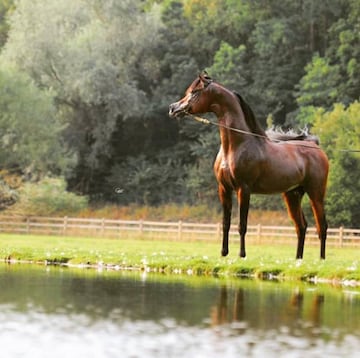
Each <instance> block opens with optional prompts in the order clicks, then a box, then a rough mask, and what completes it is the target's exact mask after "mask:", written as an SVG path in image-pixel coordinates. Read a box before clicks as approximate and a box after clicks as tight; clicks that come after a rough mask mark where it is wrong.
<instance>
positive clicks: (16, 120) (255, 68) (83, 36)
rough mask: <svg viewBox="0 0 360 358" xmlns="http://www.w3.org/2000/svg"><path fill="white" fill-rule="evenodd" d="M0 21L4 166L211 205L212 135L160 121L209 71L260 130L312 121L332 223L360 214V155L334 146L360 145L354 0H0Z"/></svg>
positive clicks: (128, 195) (93, 190) (359, 22)
mask: <svg viewBox="0 0 360 358" xmlns="http://www.w3.org/2000/svg"><path fill="white" fill-rule="evenodd" d="M5 17H7V19H8V21H7V22H5V20H4V19H5ZM0 25H1V26H0V46H3V50H2V53H1V58H0V82H1V86H2V88H1V89H0V90H2V91H3V92H6V93H7V95H5V96H3V97H2V98H1V100H0V110H1V113H2V115H1V116H0V130H1V133H0V139H1V143H2V144H1V146H2V147H1V148H2V150H3V154H2V155H0V167H1V168H6V167H8V166H10V165H12V166H14V165H17V166H18V167H20V168H22V169H25V168H26V167H29V163H39V164H40V163H41V164H42V165H43V168H42V169H41V168H40V166H39V170H43V171H44V172H45V171H46V172H48V171H51V172H53V173H55V174H58V173H62V174H64V175H65V176H66V179H67V183H68V187H69V188H70V189H72V190H74V191H77V192H79V193H82V194H88V195H90V197H91V198H92V200H94V201H98V200H101V201H114V202H117V203H119V204H127V203H131V202H137V203H145V204H152V205H156V204H160V203H164V202H188V203H194V202H199V201H204V202H207V203H213V202H214V201H215V200H216V185H215V180H214V178H213V174H212V161H213V159H214V156H215V154H216V151H217V147H218V145H219V138H218V134H217V131H216V129H212V128H208V127H205V126H201V125H200V124H198V123H193V122H191V121H190V120H187V119H183V120H179V121H177V120H173V119H169V118H168V116H167V111H168V105H169V103H171V102H173V101H174V100H176V99H178V98H179V97H180V96H181V95H182V94H183V92H184V90H185V88H186V87H187V85H188V84H189V83H190V82H191V80H192V79H193V78H194V76H195V75H196V74H197V72H199V71H200V70H202V69H204V68H207V70H208V72H209V73H210V74H211V75H212V77H214V78H215V79H216V80H218V81H219V82H221V83H223V84H224V85H226V86H228V87H229V88H231V89H234V90H236V91H238V92H240V93H241V94H242V95H243V96H244V97H245V98H246V99H247V100H248V102H249V103H250V105H251V106H252V108H253V110H254V112H255V114H256V116H257V118H258V120H259V121H260V122H261V124H262V125H263V126H264V127H265V126H267V125H276V126H282V127H284V128H287V127H294V128H299V127H304V126H308V127H310V128H311V127H312V126H314V128H313V131H314V132H315V131H317V132H318V134H319V135H320V136H321V137H324V138H321V139H323V143H324V144H323V145H324V148H325V149H326V151H327V152H328V154H329V157H330V159H331V164H332V169H331V174H330V182H329V200H328V202H329V211H330V215H331V220H333V222H334V223H337V224H338V223H340V224H342V223H343V224H346V225H355V224H356V220H358V219H359V210H360V209H359V208H360V205H359V204H357V203H359V202H360V200H359V199H360V198H359V196H358V194H357V193H358V192H359V190H356V188H357V187H358V186H359V183H358V180H357V177H356V174H353V172H351V170H353V168H358V169H359V166H360V164H359V161H360V156H359V154H356V153H347V152H341V151H339V150H337V151H335V150H334V148H333V145H332V143H333V141H334V143H335V142H336V143H337V144H336V145H337V146H338V147H339V148H338V149H340V148H343V149H347V148H350V149H352V148H357V149H359V148H358V147H356V146H359V142H358V141H356V140H355V139H354V140H351V141H350V140H348V139H349V136H348V134H347V133H348V132H347V131H348V130H349V131H351V133H353V134H354V136H355V138H358V137H359V136H360V129H359V126H358V125H357V124H356V123H353V122H354V121H355V122H356V120H358V118H359V114H360V109H359V106H358V104H357V102H356V101H357V100H359V95H360V3H359V1H357V0H326V1H316V0H303V1H295V0H284V1H268V0H206V1H205V0H123V1H116V0H82V1H80V0H75V1H74V0H63V1H58V0H48V1H42V0H18V1H16V2H15V5H14V1H9V0H2V1H0ZM9 64H11V66H10V65H9ZM10 67H11V68H12V69H11V70H10V69H9V68H10ZM30 79H31V80H30ZM8 88H9V90H7V89H8ZM10 91H12V92H10ZM14 91H18V92H14ZM15 96H18V97H19V98H24V100H23V101H21V103H22V104H21V105H20V104H19V102H17V101H16V100H15ZM14 103H18V104H17V107H16V106H15V107H14V106H13V104H14ZM26 108H29V111H28V113H26ZM340 112H341V114H340ZM335 113H337V114H338V115H335ZM29 117H31V118H32V120H31V121H30V119H29ZM26 122H27V123H26ZM350 122H351V124H350ZM29 123H33V127H31V126H30V125H29V126H27V125H28V124H29ZM322 124H324V125H322ZM325 124H326V126H325ZM30 127H31V128H30ZM25 128H26V129H25ZM43 128H44V129H43ZM333 128H337V129H336V130H333ZM9 132H12V134H11V135H10V134H9ZM33 133H38V135H39V137H38V138H35V136H34V134H33ZM15 134H16V136H17V137H16V138H23V139H26V141H23V142H21V141H19V142H16V143H19V144H18V145H19V150H16V151H14V150H13V149H14V148H13V147H12V148H10V147H9V145H10V144H9V143H10V142H9V140H10V139H11V138H15V137H14V135H15ZM11 136H12V137H11ZM356 136H357V137H356ZM39 138H41V143H42V145H41V146H40V145H38V144H37V145H36V144H35V143H39V140H38V139H39ZM329 138H331V140H330V139H329ZM25 142H26V143H25ZM25 144H26V145H27V146H28V147H26V146H25ZM5 145H7V147H5ZM49 147H52V148H55V149H54V151H50V150H49ZM26 148H30V149H29V150H27V149H26ZM35 148H36V149H35ZM56 148H58V149H56ZM4 153H6V154H4ZM7 153H9V154H7ZM46 153H47V154H46ZM44 157H45V159H44ZM345 179H346V180H345ZM351 182H353V185H350V184H351ZM342 194H344V195H342ZM350 197H351V199H352V201H351V205H349V206H346V205H345V204H346V203H350V200H347V199H346V198H350ZM341 200H342V201H343V203H344V205H343V204H342V202H341ZM254 203H255V205H257V206H259V207H273V206H274V205H275V206H277V205H279V204H278V202H277V201H273V200H271V201H266V200H265V201H263V200H262V199H256V200H255V201H254ZM274 203H275V204H274ZM345 206H346V207H345ZM331 220H330V221H331Z"/></svg>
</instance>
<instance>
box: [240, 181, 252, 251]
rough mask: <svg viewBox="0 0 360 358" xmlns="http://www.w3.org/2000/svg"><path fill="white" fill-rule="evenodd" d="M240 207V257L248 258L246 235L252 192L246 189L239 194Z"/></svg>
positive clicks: (242, 189)
mask: <svg viewBox="0 0 360 358" xmlns="http://www.w3.org/2000/svg"><path fill="white" fill-rule="evenodd" d="M237 197H238V205H239V234H240V254H239V256H240V257H246V251H245V234H246V231H247V220H248V213H249V204H250V192H249V190H247V189H246V188H241V189H239V190H238V192H237Z"/></svg>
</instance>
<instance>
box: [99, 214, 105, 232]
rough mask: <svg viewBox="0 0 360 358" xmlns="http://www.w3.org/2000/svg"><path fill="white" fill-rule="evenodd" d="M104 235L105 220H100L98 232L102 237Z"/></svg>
mask: <svg viewBox="0 0 360 358" xmlns="http://www.w3.org/2000/svg"><path fill="white" fill-rule="evenodd" d="M104 234H105V218H102V219H101V232H100V235H101V236H104Z"/></svg>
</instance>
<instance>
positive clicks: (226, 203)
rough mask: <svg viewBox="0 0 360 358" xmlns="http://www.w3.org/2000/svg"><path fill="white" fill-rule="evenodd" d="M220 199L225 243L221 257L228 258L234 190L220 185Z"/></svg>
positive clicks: (223, 242)
mask: <svg viewBox="0 0 360 358" xmlns="http://www.w3.org/2000/svg"><path fill="white" fill-rule="evenodd" d="M219 199H220V202H221V205H222V208H223V219H222V226H223V241H222V249H221V255H222V256H227V254H228V253H229V230H230V224H231V210H232V190H231V189H227V188H225V187H224V186H223V185H221V184H220V185H219Z"/></svg>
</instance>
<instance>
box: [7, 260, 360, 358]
mask: <svg viewBox="0 0 360 358" xmlns="http://www.w3.org/2000/svg"><path fill="white" fill-rule="evenodd" d="M174 280H175V281H174ZM359 317H360V295H359V292H358V291H356V290H354V291H349V292H346V294H345V293H344V292H343V291H342V290H341V289H332V288H329V287H319V286H308V285H301V284H296V285H284V284H279V283H269V282H251V281H239V280H237V281H224V280H216V279H210V280H200V279H197V278H189V279H187V280H184V279H183V278H181V277H173V278H169V277H166V276H154V275H150V276H147V277H146V276H142V275H140V274H138V273H135V274H131V275H129V274H124V273H121V272H112V273H106V272H102V273H101V272H95V271H92V270H91V271H81V270H66V269H58V268H43V267H42V268H38V267H36V268H34V267H32V266H31V267H24V266H5V265H0V322H1V325H0V344H1V347H2V354H4V355H6V354H7V355H8V356H10V357H13V356H21V357H33V356H37V357H45V356H48V355H49V351H51V355H52V357H63V356H64V355H66V356H75V355H77V356H79V357H84V356H86V357H144V356H146V357H152V356H154V357H155V356H156V357H180V356H181V357H183V356H184V355H185V356H189V357H207V358H210V357H233V356H239V355H242V356H247V357H251V356H253V357H257V356H263V355H264V354H266V355H267V356H279V355H280V356H292V357H297V356H299V357H300V356H303V355H304V354H306V355H308V356H310V357H316V356H319V357H320V356H321V357H323V356H324V355H327V356H346V357H351V356H354V357H355V356H356V355H357V352H358V351H359V349H360V341H359V338H360V320H359ZM19 342H21V344H19ZM60 343H61V344H60ZM54 347H56V349H54Z"/></svg>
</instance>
